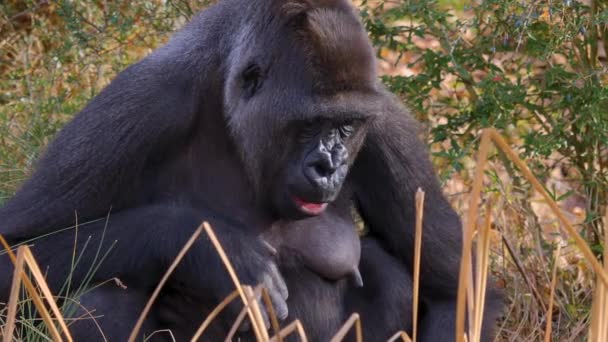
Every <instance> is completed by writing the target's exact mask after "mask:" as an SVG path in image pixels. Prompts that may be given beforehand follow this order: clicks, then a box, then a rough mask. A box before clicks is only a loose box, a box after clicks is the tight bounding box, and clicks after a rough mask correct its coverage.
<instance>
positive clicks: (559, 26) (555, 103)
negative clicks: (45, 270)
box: [0, 0, 608, 341]
mask: <svg viewBox="0 0 608 342" xmlns="http://www.w3.org/2000/svg"><path fill="white" fill-rule="evenodd" d="M210 2H212V1H204V0H199V1H196V0H132V1H113V0H77V1H76V0H74V1H69V0H48V1H44V0H3V1H0V204H1V203H2V201H4V200H5V199H6V198H7V197H9V196H11V195H12V194H13V193H14V191H15V190H16V188H17V187H18V186H19V184H21V182H22V181H23V180H24V179H25V178H26V177H27V176H28V174H29V172H31V170H32V165H33V164H34V162H35V160H36V158H37V156H38V155H39V154H40V153H41V152H42V151H43V150H44V147H45V145H46V144H47V143H48V142H49V140H50V139H51V138H52V137H53V135H54V134H55V133H56V132H57V130H58V129H60V128H61V126H62V125H63V124H64V123H65V122H66V121H67V120H69V119H70V118H71V117H72V116H73V115H74V114H75V113H77V112H78V111H79V109H81V108H82V107H83V106H84V104H85V103H86V102H87V101H88V100H89V99H91V98H92V97H93V96H95V94H97V93H98V92H99V91H100V89H101V88H103V87H104V86H105V85H106V84H108V82H109V81H110V80H111V79H112V78H113V77H114V76H115V75H116V73H117V72H119V71H120V70H122V69H123V68H125V67H126V66H127V65H129V64H131V63H133V62H135V61H137V60H138V59H140V58H142V57H143V56H145V55H146V54H148V53H149V52H150V51H152V50H153V49H154V48H155V47H157V46H159V45H160V44H162V43H163V42H165V41H166V40H167V38H168V37H169V36H170V35H171V33H172V32H174V31H175V30H176V29H178V28H179V27H181V26H182V25H183V24H184V23H185V22H186V21H187V20H188V18H190V17H191V16H192V15H193V14H195V13H196V12H197V11H198V10H200V9H202V8H204V7H205V6H207V5H208V4H209V3H210ZM355 3H356V5H357V6H359V8H360V11H361V15H362V18H363V21H364V24H365V26H366V28H367V30H368V32H369V36H370V38H371V40H372V41H373V43H374V45H375V46H376V47H377V51H378V56H379V59H380V63H379V67H380V69H381V74H382V75H383V76H382V79H383V81H384V82H385V83H386V84H387V85H388V86H389V87H390V89H391V90H392V91H394V92H395V93H397V94H399V95H400V96H401V97H402V98H403V100H404V101H405V102H406V103H408V105H409V106H410V108H411V109H412V111H413V112H414V113H415V115H416V116H417V117H418V118H419V119H420V120H421V121H422V122H423V123H425V127H426V128H427V130H426V133H427V138H428V142H429V144H430V146H431V151H432V153H433V159H434V162H435V165H436V166H437V170H438V171H439V173H440V177H441V180H442V182H443V183H444V185H445V189H446V190H445V191H446V193H447V194H448V195H449V197H450V199H451V201H452V203H453V205H454V206H455V207H456V208H457V209H458V210H460V211H461V212H463V211H464V210H466V198H467V194H468V192H469V189H470V183H471V181H472V179H471V177H472V175H473V171H474V168H475V163H474V160H475V154H476V149H477V145H478V140H479V132H480V129H482V128H484V127H495V128H497V129H498V130H499V131H500V132H501V134H503V135H504V136H505V137H506V138H507V139H508V141H509V142H510V144H511V145H512V147H513V148H514V149H515V150H516V151H517V152H518V153H519V154H520V156H522V158H524V159H525V160H526V162H527V163H528V165H529V166H530V167H531V168H532V169H533V171H534V172H535V174H536V175H537V177H539V179H541V180H542V181H543V183H544V184H545V186H546V188H547V190H549V192H550V193H551V194H552V196H553V197H554V198H555V199H556V200H557V201H558V203H559V204H560V206H561V208H562V209H563V210H564V212H565V213H566V214H567V215H568V217H569V218H570V219H571V220H572V221H574V222H575V223H576V224H577V227H578V228H579V231H580V233H581V234H582V235H583V236H584V237H585V238H586V240H587V241H588V243H589V245H590V246H591V247H592V249H593V251H594V252H595V253H596V254H597V256H598V257H600V256H601V255H602V253H603V247H604V246H603V243H602V241H604V240H603V237H604V234H605V232H604V229H605V226H604V225H602V220H601V218H602V216H604V215H606V206H607V201H608V68H607V67H608V59H607V58H606V51H607V50H608V1H606V0H585V1H575V0H541V1H532V0H441V1H434V0H429V1H423V0H412V1H408V0H393V1H391V0H385V1H382V0H374V1H372V0H369V1H365V0H358V1H356V2H355ZM490 165H491V167H490V169H489V171H488V172H487V174H486V176H487V177H486V182H485V185H486V186H485V195H484V196H485V198H492V199H493V202H494V209H495V210H494V214H493V226H492V228H493V229H492V232H493V241H492V260H493V263H492V273H493V274H494V276H495V281H496V282H497V285H498V286H499V287H501V288H504V290H505V293H506V299H505V300H506V309H505V312H504V317H503V318H502V319H501V321H500V322H497V324H498V326H499V329H500V330H499V335H498V337H497V339H498V340H500V341H507V340H516V341H536V340H539V339H541V337H542V336H543V331H544V330H543V329H544V326H545V324H546V322H545V317H546V308H547V307H548V303H549V295H550V294H549V293H550V283H551V282H550V279H551V275H550V270H551V267H552V266H553V265H554V264H555V263H557V264H558V286H557V289H556V295H555V296H556V297H555V306H554V313H553V331H554V333H553V339H554V340H555V341H569V340H577V341H578V340H580V339H581V338H584V336H586V334H587V331H588V324H589V319H590V315H589V314H590V305H591V301H592V289H593V283H594V276H593V273H592V272H591V270H589V268H588V265H587V264H586V263H585V262H583V260H582V257H581V256H580V254H579V253H578V251H577V249H576V248H574V247H572V246H571V243H570V241H569V240H568V238H567V236H566V235H565V234H564V233H563V232H562V231H561V230H560V227H559V224H558V223H557V221H556V219H555V217H553V216H552V215H551V214H550V213H549V211H548V210H547V209H546V208H545V206H544V204H543V203H542V201H541V200H540V198H539V196H538V194H536V193H535V192H534V191H533V190H532V189H531V187H530V186H529V184H527V183H526V182H525V181H524V180H522V178H521V177H520V175H519V174H518V171H517V170H516V169H515V168H514V167H513V165H512V164H511V163H510V162H508V161H507V159H506V158H505V156H503V155H502V154H501V153H498V152H493V154H492V158H491V164H490ZM480 219H482V218H480ZM558 244H561V245H562V254H561V257H560V258H558V259H557V260H554V258H553V252H554V250H555V249H556V246H557V245H558ZM423 253H424V251H423Z"/></svg>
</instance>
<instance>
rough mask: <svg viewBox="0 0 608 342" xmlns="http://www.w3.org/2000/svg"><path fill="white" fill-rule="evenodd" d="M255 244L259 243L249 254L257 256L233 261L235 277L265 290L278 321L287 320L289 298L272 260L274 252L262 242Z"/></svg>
mask: <svg viewBox="0 0 608 342" xmlns="http://www.w3.org/2000/svg"><path fill="white" fill-rule="evenodd" d="M256 242H259V246H256V247H258V248H254V249H253V250H252V251H251V252H252V253H253V254H257V255H252V256H251V257H250V258H248V260H247V259H242V258H239V260H235V267H236V268H237V269H236V272H237V275H238V276H239V279H240V281H241V283H242V284H246V285H250V286H252V287H254V288H255V287H257V286H259V285H261V286H262V287H264V288H266V290H267V291H268V295H269V296H270V300H271V301H272V304H273V306H274V310H275V312H276V315H277V317H278V318H279V319H280V320H283V319H285V318H287V315H288V313H289V311H288V308H287V297H288V296H289V292H288V290H287V285H286V284H285V280H284V279H283V276H282V275H281V273H280V272H279V268H278V267H277V265H276V263H275V261H274V258H273V256H274V254H275V253H276V251H275V250H274V249H273V248H272V247H270V245H268V244H267V243H265V241H263V240H260V239H256ZM249 243H251V242H249ZM242 252H243V251H241V253H242ZM237 261H240V262H237ZM256 295H257V296H258V302H259V304H260V309H262V310H261V311H262V315H263V316H264V317H263V318H264V320H265V321H266V322H265V323H267V324H266V326H269V325H268V316H267V313H266V310H265V306H264V304H263V302H262V300H261V294H260V293H258V294H256Z"/></svg>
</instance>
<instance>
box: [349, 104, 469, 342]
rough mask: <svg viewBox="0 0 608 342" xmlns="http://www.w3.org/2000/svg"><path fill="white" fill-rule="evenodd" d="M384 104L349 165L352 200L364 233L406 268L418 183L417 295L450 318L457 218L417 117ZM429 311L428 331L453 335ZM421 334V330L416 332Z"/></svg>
mask: <svg viewBox="0 0 608 342" xmlns="http://www.w3.org/2000/svg"><path fill="white" fill-rule="evenodd" d="M386 106H387V107H386V113H385V114H384V115H382V116H380V117H379V118H377V119H376V120H375V122H374V123H373V124H372V127H370V130H369V132H368V136H367V138H366V141H365V143H364V147H363V149H362V150H361V152H360V154H359V156H358V157H357V161H356V164H355V166H354V169H353V176H354V179H355V184H356V187H357V190H356V201H357V204H358V205H359V209H360V211H361V215H362V216H363V218H364V219H365V221H366V223H367V224H368V225H369V229H370V234H372V235H373V236H374V237H376V238H377V239H378V240H379V241H380V242H381V243H382V244H383V245H384V246H385V248H387V249H388V250H389V252H390V253H391V254H393V255H395V256H397V257H398V259H400V260H401V262H402V263H404V264H405V265H406V266H407V267H408V268H409V269H410V272H411V270H412V262H413V260H414V257H413V253H414V235H415V229H414V227H415V193H416V189H417V188H418V187H420V188H422V190H424V191H425V206H424V227H423V233H422V255H421V261H420V263H421V276H420V291H421V296H422V297H423V298H424V300H426V303H428V304H429V305H428V306H429V307H431V308H437V306H436V305H434V304H433V303H447V304H445V305H447V306H448V307H449V308H448V309H449V310H450V312H449V313H446V312H445V310H438V311H437V318H441V319H445V318H446V317H451V318H452V319H455V318H454V317H455V311H454V308H453V307H452V306H451V304H453V303H455V301H456V294H457V288H458V270H459V263H460V255H461V245H462V231H461V223H460V220H459V218H458V216H457V214H456V213H455V212H454V210H453V209H452V207H451V206H450V204H449V203H448V202H447V200H446V199H445V197H444V195H443V193H442V190H441V188H440V185H439V183H438V181H437V179H436V175H435V171H434V170H433V167H432V164H431V162H430V160H429V157H428V152H427V149H426V148H425V146H424V145H423V143H422V142H421V141H420V140H419V138H418V136H417V127H418V125H417V123H416V122H415V121H414V119H413V118H411V117H410V116H409V114H408V113H407V112H406V111H405V110H404V109H403V108H402V107H401V106H400V104H399V103H398V100H396V99H392V100H391V102H389V103H387V104H386ZM364 281H365V279H364ZM430 302H432V303H430ZM441 305H442V306H443V305H444V304H441ZM434 313H435V310H430V311H429V312H428V315H425V318H426V319H428V322H432V323H431V325H433V327H429V329H428V330H429V332H430V331H431V330H439V331H440V332H443V333H444V334H447V335H448V336H449V335H450V334H452V335H453V332H454V329H453V324H454V322H453V321H450V322H446V321H443V320H435V317H434V316H435V314H434ZM422 324H423V325H424V322H423V323H422ZM424 334H425V332H424V331H423V332H422V334H421V337H424ZM444 337H445V336H444ZM452 339H453V338H452Z"/></svg>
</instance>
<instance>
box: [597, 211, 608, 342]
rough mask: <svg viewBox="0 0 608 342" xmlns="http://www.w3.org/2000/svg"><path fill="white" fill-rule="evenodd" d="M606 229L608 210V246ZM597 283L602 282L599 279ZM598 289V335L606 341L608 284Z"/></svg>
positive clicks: (607, 255)
mask: <svg viewBox="0 0 608 342" xmlns="http://www.w3.org/2000/svg"><path fill="white" fill-rule="evenodd" d="M606 230H608V210H607V211H606V215H605V216H604V246H608V232H607V231H606ZM604 248H606V247H604ZM604 251H605V249H604ZM604 270H606V271H607V272H608V253H606V252H604ZM597 283H598V284H601V282H599V281H598V282H597ZM598 291H599V295H600V306H599V308H600V310H599V316H598V336H600V338H601V342H606V341H608V321H607V320H608V303H606V302H607V301H608V293H607V292H608V286H606V285H604V284H602V287H601V288H599V290H598Z"/></svg>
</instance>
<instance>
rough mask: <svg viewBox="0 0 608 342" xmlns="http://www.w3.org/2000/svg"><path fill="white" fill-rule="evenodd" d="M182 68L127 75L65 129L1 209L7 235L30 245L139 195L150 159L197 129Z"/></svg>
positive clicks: (157, 63)
mask: <svg viewBox="0 0 608 342" xmlns="http://www.w3.org/2000/svg"><path fill="white" fill-rule="evenodd" d="M177 69H178V68H174V67H172V68H169V67H168V66H167V65H166V64H165V62H164V61H163V60H162V59H159V58H156V56H151V57H149V58H147V59H144V60H143V61H141V62H139V63H137V64H135V65H132V66H131V67H129V68H127V69H126V70H125V71H123V72H122V73H121V74H120V75H119V76H118V77H117V78H116V79H115V80H114V81H113V82H112V83H111V84H110V85H109V86H108V87H106V88H105V89H104V90H103V91H102V92H101V93H100V94H99V95H98V96H97V97H95V98H94V99H93V100H92V101H91V102H90V103H89V104H88V105H87V106H86V107H85V108H84V110H83V111H82V112H80V113H79V114H78V115H77V116H76V117H75V118H74V120H72V121H71V122H70V123H68V124H67V125H66V126H65V128H63V130H62V131H61V132H60V133H59V134H58V135H57V137H56V139H55V140H54V141H53V142H52V143H51V144H50V146H49V147H48V149H47V151H46V153H45V154H44V155H43V156H42V158H41V159H40V161H39V162H38V165H37V167H36V171H35V173H34V174H33V175H32V177H30V179H29V180H28V181H27V182H26V183H25V184H24V185H23V187H22V188H21V189H20V190H19V191H18V192H17V194H16V195H15V197H13V198H12V199H11V200H10V201H9V202H8V203H7V204H6V205H5V206H4V207H2V208H1V209H0V221H2V228H1V230H0V233H2V234H4V235H5V236H6V237H7V238H9V240H23V239H25V238H31V237H35V236H38V235H41V234H43V233H47V232H49V230H51V229H53V228H54V229H57V228H61V225H67V222H66V221H67V219H73V218H74V211H75V210H77V211H78V215H79V216H80V217H81V218H96V217H98V216H102V215H103V213H104V212H105V211H107V210H108V209H110V207H111V206H114V208H117V207H118V208H120V207H121V206H123V205H125V204H126V203H125V202H127V203H128V199H125V198H124V197H126V196H125V195H124V194H128V193H129V192H130V193H131V195H135V192H136V191H137V184H136V182H135V181H134V180H135V179H136V177H134V175H138V174H139V173H140V172H141V171H142V168H143V166H144V163H145V162H146V160H147V158H148V156H153V155H154V154H155V153H162V150H161V148H164V147H165V146H170V145H171V144H174V143H177V142H178V141H179V139H178V138H179V137H180V136H184V135H186V130H187V129H188V127H189V126H190V125H191V122H192V119H193V116H194V115H193V114H194V105H195V103H194V102H193V100H192V98H193V94H192V92H193V89H192V86H193V84H192V80H190V79H188V78H185V77H182V76H181V75H180V74H178V73H177V71H176V70H177ZM125 190H131V191H125ZM119 193H121V195H120V196H119V195H118V194H119ZM119 198H120V200H121V201H122V202H118V200H119Z"/></svg>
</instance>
